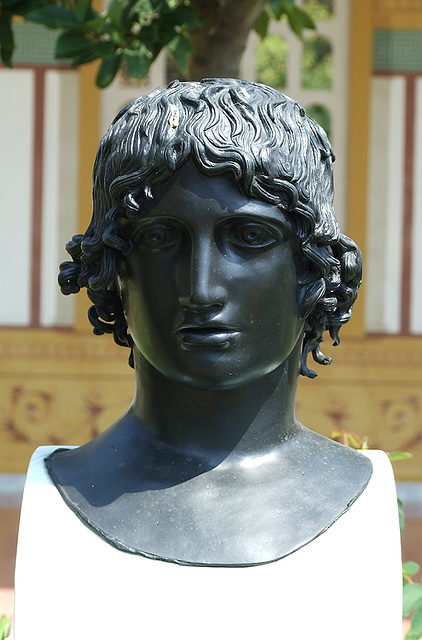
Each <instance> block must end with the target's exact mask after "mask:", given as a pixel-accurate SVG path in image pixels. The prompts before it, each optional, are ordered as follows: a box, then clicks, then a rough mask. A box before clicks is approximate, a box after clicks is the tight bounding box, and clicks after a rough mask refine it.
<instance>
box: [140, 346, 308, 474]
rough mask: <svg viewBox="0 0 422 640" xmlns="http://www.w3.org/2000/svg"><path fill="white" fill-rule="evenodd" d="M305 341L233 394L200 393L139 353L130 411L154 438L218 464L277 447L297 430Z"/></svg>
mask: <svg viewBox="0 0 422 640" xmlns="http://www.w3.org/2000/svg"><path fill="white" fill-rule="evenodd" d="M300 351H301V342H300V341H299V343H298V345H296V347H295V349H294V350H293V352H292V353H291V354H290V356H289V357H288V358H287V360H286V361H285V362H284V363H283V364H282V365H280V366H279V367H278V368H277V369H275V370H274V371H272V372H271V373H269V374H267V375H265V376H263V377H261V378H260V379H259V380H255V381H254V382H252V383H249V384H245V385H242V386H239V387H236V388H233V389H226V390H221V391H219V390H202V389H201V390H198V389H194V388H191V387H188V386H186V385H184V384H181V383H179V382H175V381H174V380H170V379H169V378H167V377H166V376H164V375H162V374H161V373H159V372H158V371H157V370H156V369H154V368H153V367H152V366H151V365H150V364H149V363H148V362H147V361H146V360H145V359H144V358H143V356H142V355H141V354H140V353H139V352H137V351H135V371H136V392H135V398H134V401H133V404H132V407H131V412H132V414H134V416H135V417H136V418H137V421H138V422H139V423H140V424H141V425H142V427H143V428H144V429H146V430H147V431H148V432H149V434H150V436H152V437H153V438H154V439H156V440H159V441H160V442H161V443H163V444H167V445H168V446H171V447H176V448H178V449H179V450H182V451H184V452H185V453H187V454H192V455H193V456H198V455H199V456H201V457H202V456H204V455H205V456H206V457H207V458H212V459H214V461H217V460H221V459H223V458H225V457H227V456H228V455H229V454H232V455H240V456H245V455H248V456H250V455H253V454H260V453H262V452H264V451H268V450H269V449H271V448H273V447H276V446H277V445H279V444H281V443H282V442H283V441H284V440H286V439H288V438H289V437H291V436H292V435H293V433H295V431H297V422H296V419H295V414H294V405H295V397H296V388H297V381H298V371H299V358H300Z"/></svg>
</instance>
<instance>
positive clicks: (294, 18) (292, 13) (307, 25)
mask: <svg viewBox="0 0 422 640" xmlns="http://www.w3.org/2000/svg"><path fill="white" fill-rule="evenodd" d="M286 16H287V19H288V21H289V25H290V28H291V30H292V31H293V32H294V33H295V34H296V35H297V36H298V37H299V38H302V32H303V29H315V24H314V22H313V21H312V20H311V18H310V17H309V16H308V14H307V13H305V11H303V10H302V9H299V7H296V5H295V6H292V7H289V8H288V9H287V10H286Z"/></svg>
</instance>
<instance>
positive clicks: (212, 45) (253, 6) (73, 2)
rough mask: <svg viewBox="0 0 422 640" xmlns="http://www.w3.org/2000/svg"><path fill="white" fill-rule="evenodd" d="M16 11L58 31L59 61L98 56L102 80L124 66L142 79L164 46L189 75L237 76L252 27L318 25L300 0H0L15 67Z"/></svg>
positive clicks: (6, 46)
mask: <svg viewBox="0 0 422 640" xmlns="http://www.w3.org/2000/svg"><path fill="white" fill-rule="evenodd" d="M311 9H312V7H311ZM16 16H19V17H20V18H23V19H25V20H27V21H30V22H35V23H38V24H41V25H44V26H45V27H48V28H50V29H58V30H60V35H59V37H58V39H57V44H56V51H55V56H56V58H57V59H58V60H64V59H65V60H70V61H71V64H72V66H79V65H82V64H87V63H89V62H92V61H93V60H100V66H99V70H98V74H97V80H96V82H97V85H98V86H99V87H106V86H108V85H109V84H110V83H111V82H112V81H113V79H114V77H115V75H116V73H117V71H118V70H119V69H123V70H124V71H125V73H127V75H129V76H130V77H133V78H143V77H144V76H146V75H147V73H148V72H149V69H150V66H151V64H152V63H153V62H154V60H156V58H157V56H158V55H159V53H160V52H161V51H162V50H163V49H165V50H166V51H167V52H168V54H169V55H170V56H171V57H172V58H173V60H174V62H175V64H176V65H177V67H178V69H179V70H180V71H181V72H182V73H183V74H184V76H185V78H186V79H188V80H198V79H200V78H202V77H207V76H215V77H218V76H221V77H238V76H239V68H240V60H241V57H242V54H243V51H244V49H245V46H246V41H247V38H248V35H249V33H250V31H251V30H252V29H255V31H256V32H257V33H258V34H259V35H260V37H261V38H264V37H265V36H266V35H267V32H268V26H269V23H270V20H271V19H275V20H281V19H283V18H285V19H287V21H288V24H289V26H290V29H291V30H292V31H293V32H294V33H296V34H297V35H298V36H299V37H302V33H303V30H304V29H314V28H315V24H314V22H313V20H312V19H311V17H310V15H309V13H308V12H307V11H305V10H304V9H302V8H301V7H299V6H297V4H296V0H110V2H109V3H108V5H107V6H106V8H105V10H104V11H102V12H100V11H97V9H95V8H94V7H93V6H92V0H1V1H0V55H1V59H2V61H3V62H4V64H5V65H7V66H9V67H10V66H11V65H12V61H13V51H14V37H13V20H14V19H15V18H16Z"/></svg>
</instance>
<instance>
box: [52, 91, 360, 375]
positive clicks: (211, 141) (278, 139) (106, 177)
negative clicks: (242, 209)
mask: <svg viewBox="0 0 422 640" xmlns="http://www.w3.org/2000/svg"><path fill="white" fill-rule="evenodd" d="M333 161H334V155H333V152H332V149H331V146H330V144H329V141H328V139H327V137H326V135H325V132H324V131H323V129H322V128H321V127H320V126H319V125H318V124H317V123H316V122H314V121H313V120H312V119H311V118H309V117H308V116H307V115H306V113H305V111H304V109H303V108H302V107H301V106H300V105H299V104H298V103H297V102H295V101H294V100H291V99H290V98H288V97H287V96H285V95H283V94H281V93H279V92H278V91H276V90H274V89H271V88H269V87H266V86H263V85H260V84H257V83H253V82H247V81H241V80H229V79H227V80H226V79H206V80H203V81H202V82H200V83H196V82H192V83H180V82H178V81H174V82H172V83H171V84H170V85H169V86H168V87H167V88H166V89H156V90H155V91H154V92H153V93H151V94H150V95H148V96H142V97H140V98H138V99H137V100H135V101H134V102H132V103H131V104H129V105H128V106H127V107H125V108H124V109H123V110H122V111H121V112H120V113H119V114H118V115H117V116H116V118H115V119H114V121H113V123H112V124H111V126H110V128H109V130H108V132H107V133H106V135H105V136H104V138H103V139H102V141H101V144H100V147H99V150H98V154H97V158H96V162H95V166H94V174H93V176H94V188H93V207H94V210H93V217H92V220H91V223H90V225H89V227H88V229H87V231H86V233H85V234H84V235H78V236H74V237H73V239H72V240H71V241H70V242H69V243H68V245H67V251H68V253H69V254H70V255H71V257H72V262H65V263H63V264H62V265H61V267H60V271H61V273H60V276H59V283H60V286H61V289H62V291H63V293H65V294H69V293H77V292H78V291H79V289H80V288H81V287H87V290H88V295H89V297H90V299H91V300H92V302H93V307H91V309H90V311H89V319H90V322H91V323H92V325H93V326H94V333H97V334H102V333H113V335H114V339H115V340H116V342H117V343H118V344H121V345H125V346H129V347H131V346H132V339H131V336H130V335H129V334H128V331H127V326H126V320H125V316H124V313H123V309H122V303H121V300H120V296H119V293H118V291H117V288H116V273H117V263H118V258H119V254H123V255H127V254H128V253H129V252H130V250H131V248H132V239H131V238H130V237H129V238H128V237H127V234H125V233H124V232H123V229H124V220H134V219H137V218H139V217H141V216H142V213H143V211H144V210H145V208H146V207H148V206H150V205H151V203H152V202H153V201H154V198H155V193H157V191H158V190H159V187H160V185H165V184H166V182H168V181H169V180H171V178H172V177H173V176H175V175H177V174H178V172H179V171H180V170H181V169H182V167H186V165H188V166H189V163H193V164H194V165H195V167H196V169H197V170H198V171H199V172H200V173H201V174H203V175H205V176H221V175H225V176H228V177H230V178H231V179H232V180H233V181H234V182H235V183H236V185H237V187H238V189H239V190H240V193H241V194H243V195H244V196H245V197H246V198H248V199H253V200H259V201H261V202H264V203H268V204H271V205H273V206H275V207H277V208H279V210H280V211H281V212H283V214H285V215H286V216H287V218H288V219H289V221H290V222H291V225H292V228H293V231H294V234H295V236H296V239H297V245H296V246H297V256H296V258H295V259H296V262H297V273H298V282H297V292H296V301H297V308H298V313H299V315H300V317H301V318H302V319H303V320H304V341H303V352H302V359H301V373H302V374H303V375H306V376H309V377H314V376H315V375H316V374H315V373H314V372H313V371H311V370H310V369H308V367H307V364H306V360H307V355H308V354H309V353H310V352H312V354H313V357H314V359H315V360H316V361H317V362H319V363H321V364H328V363H329V359H328V358H325V357H324V356H323V354H322V353H321V351H320V348H319V344H320V342H321V341H322V334H323V332H324V331H326V330H328V331H329V333H330V335H331V337H332V339H333V340H334V343H335V344H338V342H339V338H338V332H339V329H340V327H341V326H342V325H343V324H345V323H346V322H347V321H348V320H349V318H350V315H351V307H352V304H353V302H354V300H355V298H356V295H357V289H358V286H359V284H360V280H361V270H362V269H361V256H360V252H359V249H358V248H357V246H356V245H355V244H354V242H353V241H351V240H350V239H349V238H347V237H346V236H344V235H342V234H341V233H340V232H339V230H338V226H337V222H336V218H335V214H334V209H333V177H332V163H333ZM281 277H282V274H280V278H281Z"/></svg>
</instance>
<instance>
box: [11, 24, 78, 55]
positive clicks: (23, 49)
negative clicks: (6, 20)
mask: <svg viewBox="0 0 422 640" xmlns="http://www.w3.org/2000/svg"><path fill="white" fill-rule="evenodd" d="M13 33H14V36H15V45H16V49H15V51H14V54H13V64H14V65H17V64H25V65H34V66H43V65H49V66H50V65H52V66H63V63H65V64H66V61H65V60H60V61H59V60H56V59H55V58H54V47H55V44H56V39H57V36H58V35H59V33H60V32H59V31H57V29H47V28H46V27H43V26H42V25H38V24H32V23H31V22H17V23H15V24H14V25H13Z"/></svg>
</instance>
